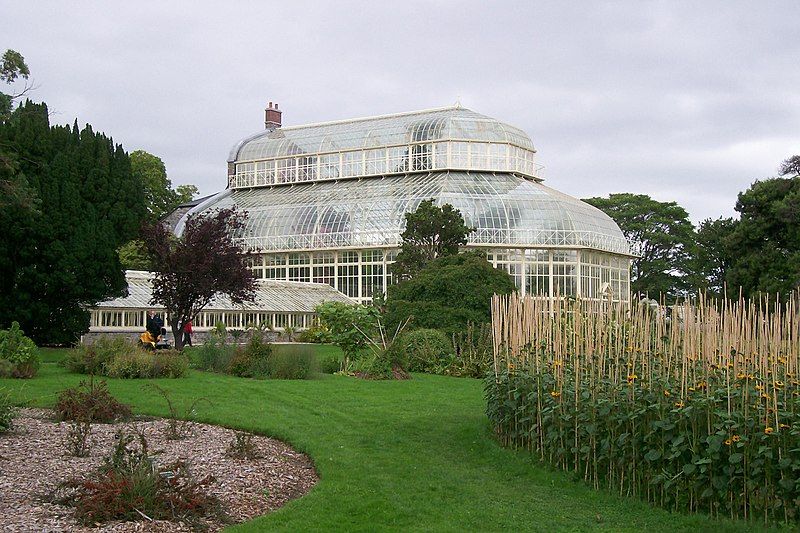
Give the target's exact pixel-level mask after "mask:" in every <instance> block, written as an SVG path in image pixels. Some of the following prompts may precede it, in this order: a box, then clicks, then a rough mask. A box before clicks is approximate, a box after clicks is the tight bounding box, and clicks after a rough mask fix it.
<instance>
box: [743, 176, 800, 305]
mask: <svg viewBox="0 0 800 533" xmlns="http://www.w3.org/2000/svg"><path fill="white" fill-rule="evenodd" d="M793 172H795V171H794V170H789V172H787V175H788V176H790V177H785V178H772V179H767V180H763V181H756V182H755V183H753V185H752V186H751V187H750V188H749V189H747V190H746V191H744V192H742V193H740V194H739V199H738V200H737V202H736V211H738V212H739V214H740V220H739V223H738V224H737V226H736V229H735V230H734V231H733V233H732V235H731V237H730V251H729V253H730V254H731V256H732V257H733V258H734V259H733V262H732V265H731V268H730V269H729V271H728V276H727V279H728V285H729V286H730V287H731V288H732V289H735V288H737V287H741V288H742V292H743V293H744V295H745V296H754V295H757V294H758V293H764V294H769V295H772V296H774V295H776V294H780V295H782V296H784V297H785V296H787V295H788V294H789V293H790V292H791V291H792V290H795V289H797V288H798V287H800V176H799V175H797V174H794V175H793V174H792V173H793Z"/></svg>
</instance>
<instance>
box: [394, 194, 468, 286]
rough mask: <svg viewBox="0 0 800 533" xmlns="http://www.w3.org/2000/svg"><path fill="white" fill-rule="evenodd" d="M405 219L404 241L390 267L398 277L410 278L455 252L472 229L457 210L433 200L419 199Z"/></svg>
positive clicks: (463, 243) (402, 235) (464, 242)
mask: <svg viewBox="0 0 800 533" xmlns="http://www.w3.org/2000/svg"><path fill="white" fill-rule="evenodd" d="M405 218H406V229H405V230H404V231H403V233H402V234H401V237H402V239H403V244H402V246H401V248H400V253H399V254H397V259H396V261H395V263H394V267H393V268H394V272H395V275H396V276H397V277H398V279H408V278H410V277H413V276H414V275H415V274H416V273H417V272H419V271H420V270H421V269H422V268H423V267H424V266H425V265H426V264H427V263H428V262H430V261H433V260H434V259H436V258H437V257H442V256H446V255H455V254H457V253H458V251H459V248H460V247H461V246H463V245H465V244H467V236H468V235H469V234H470V233H472V232H473V231H475V230H474V229H473V228H469V227H467V225H466V224H465V223H464V218H463V217H462V216H461V213H460V212H459V210H458V209H455V208H454V207H453V206H452V205H450V204H444V205H443V206H442V207H437V206H436V204H435V203H434V201H433V200H425V201H423V202H420V204H419V206H418V207H417V209H416V210H415V211H414V212H413V213H406V215H405Z"/></svg>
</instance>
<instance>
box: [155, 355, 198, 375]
mask: <svg viewBox="0 0 800 533" xmlns="http://www.w3.org/2000/svg"><path fill="white" fill-rule="evenodd" d="M188 371H189V357H188V356H187V355H186V354H184V353H182V352H179V351H178V350H157V351H156V352H155V353H154V354H153V362H152V369H151V374H150V377H154V378H182V377H183V376H185V375H186V373H187V372H188Z"/></svg>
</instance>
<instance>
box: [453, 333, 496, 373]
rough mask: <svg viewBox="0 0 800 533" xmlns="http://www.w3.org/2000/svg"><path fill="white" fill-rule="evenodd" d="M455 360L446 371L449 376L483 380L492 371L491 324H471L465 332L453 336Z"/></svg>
mask: <svg viewBox="0 0 800 533" xmlns="http://www.w3.org/2000/svg"><path fill="white" fill-rule="evenodd" d="M453 349H454V350H455V358H454V359H453V364H452V365H450V368H448V369H447V374H449V375H451V376H462V377H470V378H483V377H485V376H486V374H487V373H488V372H490V371H491V370H492V366H493V361H494V359H493V349H494V346H493V344H492V328H491V324H481V325H476V324H473V323H472V322H470V323H469V325H467V329H466V330H465V331H460V332H458V333H454V334H453Z"/></svg>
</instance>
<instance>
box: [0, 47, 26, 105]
mask: <svg viewBox="0 0 800 533" xmlns="http://www.w3.org/2000/svg"><path fill="white" fill-rule="evenodd" d="M30 74H31V72H30V70H29V69H28V65H27V64H26V63H25V58H24V57H22V54H20V53H19V52H17V51H15V50H11V49H9V50H6V51H5V52H4V53H3V57H2V58H0V81H3V82H5V83H9V84H10V83H14V82H15V81H16V80H17V79H18V78H20V77H22V78H23V79H25V80H27V79H28V76H30ZM31 89H32V87H31V86H30V85H28V84H27V83H26V84H25V87H24V88H23V89H22V91H20V92H19V93H16V94H14V93H11V94H6V93H4V92H0V120H5V119H7V118H8V117H9V115H10V114H11V105H12V103H13V102H14V100H16V99H17V98H20V97H21V96H23V95H24V94H25V93H27V92H28V91H29V90H31Z"/></svg>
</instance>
